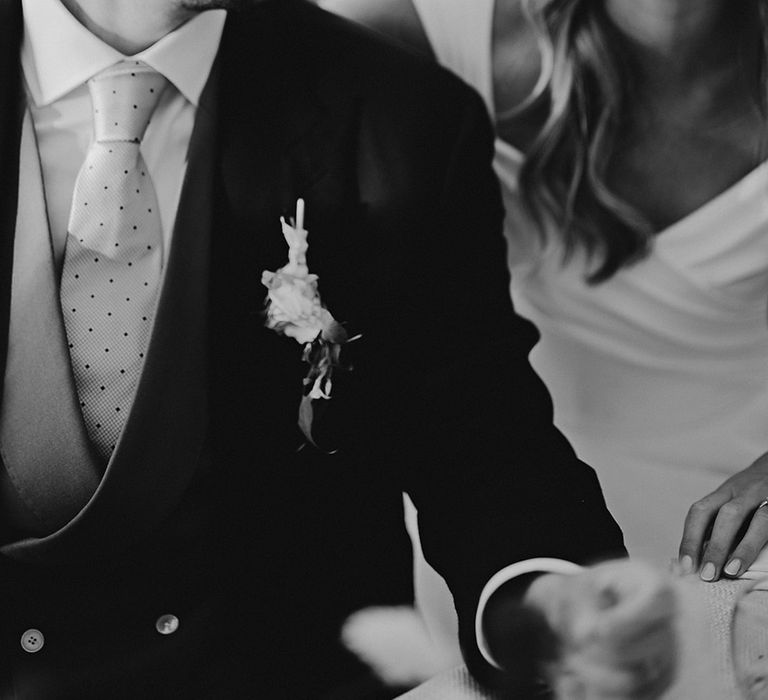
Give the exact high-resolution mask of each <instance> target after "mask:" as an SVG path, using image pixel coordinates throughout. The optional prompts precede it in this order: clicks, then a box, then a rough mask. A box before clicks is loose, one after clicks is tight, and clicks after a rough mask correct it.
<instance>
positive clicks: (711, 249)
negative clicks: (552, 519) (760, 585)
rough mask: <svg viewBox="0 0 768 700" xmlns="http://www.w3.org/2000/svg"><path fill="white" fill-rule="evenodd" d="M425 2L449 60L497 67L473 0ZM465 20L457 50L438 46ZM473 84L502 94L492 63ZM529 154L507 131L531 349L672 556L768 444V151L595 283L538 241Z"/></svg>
mask: <svg viewBox="0 0 768 700" xmlns="http://www.w3.org/2000/svg"><path fill="white" fill-rule="evenodd" d="M417 4H418V5H419V6H421V11H422V19H424V20H426V21H427V23H428V24H429V25H430V27H431V29H430V31H431V34H430V37H431V38H432V40H433V41H434V42H435V46H436V48H437V53H438V56H439V58H440V60H441V61H442V62H443V63H445V64H446V65H447V66H448V67H451V68H455V67H456V66H461V68H460V70H461V74H462V75H463V76H469V75H478V76H488V75H491V66H490V61H491V47H490V44H489V37H490V36H491V32H490V30H489V28H488V27H481V26H478V25H477V24H476V13H477V12H478V10H477V3H476V0H440V2H439V4H440V11H441V12H444V17H445V20H446V22H443V23H440V22H438V21H437V20H438V17H439V13H438V12H437V8H436V5H437V4H438V1H437V0H433V1H432V2H429V0H422V1H421V2H417ZM488 4H490V3H488ZM480 5H481V6H482V7H481V10H480V13H481V14H482V15H483V17H485V18H486V19H487V16H488V15H487V10H486V8H485V5H486V3H485V2H481V3H480ZM425 7H432V8H433V10H434V12H432V13H431V15H430V16H429V17H427V15H426V14H425V13H424V8H425ZM449 7H450V10H449V9H448V8H449ZM448 21H450V25H448V24H447V22H448ZM438 30H440V31H441V32H443V34H442V35H441V36H437V35H436V32H437V31H438ZM470 31H474V35H472V36H469V33H470ZM460 34H463V38H462V41H461V44H460V46H462V47H464V49H463V53H462V57H461V59H460V60H457V59H456V58H455V57H453V56H451V54H450V53H448V52H447V51H443V50H441V48H440V47H441V46H442V45H443V44H444V43H446V42H448V41H453V37H455V36H457V35H460ZM457 46H458V44H457ZM472 62H474V63H475V64H476V67H475V68H473V69H472V70H470V69H469V68H468V67H467V65H468V64H470V63H472ZM457 69H458V68H457ZM475 87H476V89H478V90H479V91H480V92H481V93H483V94H484V95H485V96H486V100H489V103H492V100H491V93H490V92H489V91H488V87H487V79H486V78H485V77H483V78H482V79H481V80H480V82H478V83H477V84H475ZM520 162H521V156H520V154H519V153H518V152H517V151H515V150H514V149H513V148H511V147H510V146H509V145H508V144H506V143H503V142H501V141H499V142H498V143H497V154H496V164H495V165H496V171H497V173H498V175H499V177H500V179H501V181H502V185H503V191H504V198H505V204H506V207H507V212H508V214H507V222H506V235H507V239H508V244H509V258H510V264H511V266H512V273H513V285H512V296H513V299H514V301H515V303H516V306H517V309H518V311H519V312H520V313H521V314H522V315H524V316H526V317H528V318H529V319H531V320H532V321H533V322H534V323H535V324H536V325H537V327H538V328H539V330H540V331H541V334H542V338H541V341H540V342H539V344H538V345H537V346H536V347H535V348H534V350H533V352H532V353H531V362H532V363H533V366H534V368H535V369H536V370H537V372H538V373H539V374H540V375H541V377H542V378H543V379H544V381H545V382H546V384H547V387H548V388H549V390H550V392H551V393H552V396H553V399H554V406H555V421H556V423H557V425H558V426H559V427H560V428H561V429H562V430H563V431H564V433H565V434H566V435H567V436H568V438H569V439H570V440H571V442H572V444H573V445H574V447H575V448H576V451H577V452H578V454H579V456H580V457H581V458H582V459H584V460H585V461H586V462H587V463H589V464H591V465H592V466H593V467H594V468H595V469H596V470H597V473H598V476H599V478H600V481H601V483H602V486H603V489H604V491H605V495H606V499H607V502H608V506H609V508H610V509H611V511H612V512H613V513H614V515H615V516H616V518H617V520H618V521H619V524H620V525H621V527H622V529H623V530H624V533H625V535H626V541H627V544H628V547H629V551H630V554H632V555H633V556H639V557H642V558H646V559H649V560H651V561H653V562H656V563H658V564H665V563H666V562H668V560H669V558H670V557H673V556H675V555H676V553H677V546H678V543H679V538H680V535H681V533H682V526H683V521H684V518H685V514H686V511H687V509H688V507H689V506H690V505H691V503H693V502H694V501H695V500H697V499H699V498H701V497H703V496H705V495H706V494H707V493H709V492H710V491H712V490H714V489H715V488H717V487H718V486H719V485H720V484H721V483H722V482H723V481H724V480H725V479H726V478H727V477H728V476H730V475H732V474H734V473H736V472H737V471H740V470H741V469H743V468H745V467H747V466H748V465H749V464H750V463H751V462H752V461H753V460H754V459H755V458H756V457H758V456H759V455H760V454H762V453H763V452H765V451H766V450H768V324H767V323H766V300H767V299H768V235H766V234H768V198H766V196H765V194H766V192H767V191H768V166H766V165H763V166H761V167H759V168H757V169H756V170H755V171H753V172H752V173H750V174H748V175H747V176H746V177H745V178H744V179H743V180H741V181H740V182H738V183H736V184H735V185H734V186H733V187H731V188H730V189H729V190H727V191H726V192H724V193H722V194H721V195H720V196H718V197H715V198H714V199H713V200H712V201H710V202H709V203H708V204H706V205H704V206H703V207H701V208H700V209H699V210H698V211H695V212H693V213H692V214H691V215H689V216H687V217H685V218H684V219H683V220H682V221H679V222H678V223H676V224H675V225H673V226H671V227H669V228H668V229H667V230H665V231H664V232H662V233H661V234H660V235H659V237H658V238H657V240H656V242H655V245H654V247H653V250H652V252H651V255H650V256H649V257H648V258H647V259H646V260H644V261H642V262H640V263H639V264H637V265H634V266H633V267H631V268H628V269H623V270H621V271H620V272H619V273H618V274H617V275H616V276H615V277H613V278H612V279H611V280H610V281H608V282H606V283H603V284H600V285H596V286H590V285H587V284H586V283H585V282H584V274H585V270H586V261H585V260H584V259H583V257H579V256H576V257H575V258H574V259H573V260H571V261H570V262H569V264H567V265H566V266H563V264H562V251H561V249H560V248H559V246H558V245H557V243H556V242H551V243H549V244H548V245H547V246H546V247H545V248H544V249H542V247H541V246H540V245H539V243H538V240H537V237H536V235H535V233H534V227H533V226H532V225H531V224H530V223H528V222H527V221H526V218H525V216H524V214H523V213H522V208H521V206H520V203H519V199H518V195H517V174H518V170H519V166H520Z"/></svg>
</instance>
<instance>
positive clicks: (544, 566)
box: [475, 557, 582, 669]
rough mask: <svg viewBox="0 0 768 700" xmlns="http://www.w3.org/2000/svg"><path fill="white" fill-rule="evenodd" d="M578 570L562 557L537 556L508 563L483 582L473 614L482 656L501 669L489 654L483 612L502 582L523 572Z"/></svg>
mask: <svg viewBox="0 0 768 700" xmlns="http://www.w3.org/2000/svg"><path fill="white" fill-rule="evenodd" d="M580 571H582V567H581V566H579V565H578V564H574V563H573V562H570V561H565V560H564V559H551V558H546V557H539V558H537V559H525V560H524V561H518V562H516V563H514V564H510V565H509V566H505V567H504V568H503V569H502V570H501V571H497V572H496V573H495V574H494V575H493V576H491V578H490V579H489V580H488V583H486V584H485V587H484V588H483V591H482V593H480V600H479V601H478V603H477V613H476V615H475V637H476V638H477V646H478V648H479V649H480V653H481V654H482V655H483V658H484V659H485V660H486V661H487V662H488V663H489V664H491V665H492V666H495V667H496V668H498V669H501V666H499V664H497V663H496V662H495V661H494V659H493V657H492V656H491V652H490V650H489V649H488V643H487V641H486V639H485V635H484V634H483V614H484V613H485V606H486V605H487V604H488V601H489V600H490V598H491V596H492V595H493V594H494V593H495V592H496V591H497V590H498V589H499V588H500V587H501V586H502V585H503V584H505V583H506V582H507V581H511V580H512V579H513V578H517V577H518V576H523V575H524V574H532V573H542V574H577V573H579V572H580Z"/></svg>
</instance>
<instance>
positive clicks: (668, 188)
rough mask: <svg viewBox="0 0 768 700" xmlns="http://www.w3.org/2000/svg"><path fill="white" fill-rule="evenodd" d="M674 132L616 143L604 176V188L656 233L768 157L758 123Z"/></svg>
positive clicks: (673, 128) (663, 129) (671, 127)
mask: <svg viewBox="0 0 768 700" xmlns="http://www.w3.org/2000/svg"><path fill="white" fill-rule="evenodd" d="M678 127H679V125H677V124H668V125H665V126H659V127H658V128H656V129H655V130H654V131H653V132H650V133H646V134H644V135H642V136H638V135H637V134H635V135H634V136H629V134H627V136H625V138H624V139H621V140H620V141H619V142H618V143H617V144H616V148H615V150H614V154H613V156H612V158H611V160H610V166H609V168H608V172H607V174H606V182H607V184H608V186H609V187H610V188H611V189H612V190H613V191H614V192H615V193H616V194H617V195H618V196H619V197H620V198H622V199H623V200H624V201H626V202H628V203H629V204H631V205H632V206H633V207H635V208H636V209H637V210H638V211H639V212H641V213H642V214H643V215H644V216H645V217H646V219H648V220H649V221H650V222H651V224H652V225H653V227H654V228H655V229H656V230H658V231H661V230H664V229H666V228H668V227H669V226H671V225H672V224H673V223H675V222H676V221H679V220H681V219H683V218H685V217H687V216H688V215H690V214H692V213H693V212H694V211H696V210H697V209H700V208H701V207H702V206H704V205H705V204H706V203H707V202H709V201H711V200H713V199H715V198H716V197H717V196H719V195H721V194H722V193H723V192H725V191H727V190H728V189H729V188H730V187H732V186H733V185H735V184H736V183H737V182H738V181H739V180H741V179H742V178H744V177H745V176H746V175H747V174H748V173H749V172H751V171H752V170H754V169H755V168H756V167H757V166H758V165H759V164H760V163H761V162H762V161H763V160H764V159H765V158H766V156H768V154H767V153H765V147H766V144H765V139H764V134H763V133H762V131H761V130H762V129H764V128H765V127H764V125H762V124H760V125H755V124H751V125H750V124H747V123H744V124H741V125H734V126H733V128H719V129H714V130H706V129H697V127H696V125H695V122H694V123H693V124H689V125H688V126H687V128H683V129H681V128H678Z"/></svg>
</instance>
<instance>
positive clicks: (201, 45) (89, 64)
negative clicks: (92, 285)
mask: <svg viewBox="0 0 768 700" xmlns="http://www.w3.org/2000/svg"><path fill="white" fill-rule="evenodd" d="M22 7H23V11H24V41H23V44H22V49H21V62H22V69H23V73H24V79H25V81H26V85H27V94H28V105H29V110H30V112H31V115H32V121H33V124H34V128H35V135H36V137H37V145H38V149H39V153H40V161H41V165H42V171H43V184H44V187H45V195H46V200H47V209H48V222H49V225H50V229H51V239H52V241H53V249H54V255H55V258H56V261H57V263H60V262H61V260H62V259H63V255H64V246H65V243H66V239H67V224H68V221H69V211H70V206H71V202H72V192H73V190H74V186H75V180H76V179H77V175H78V172H79V171H80V167H81V165H82V164H83V161H84V160H85V155H86V152H87V151H88V148H89V147H90V144H91V139H92V138H93V115H92V111H91V97H90V93H89V91H88V87H87V85H86V81H87V80H88V79H89V78H91V77H93V76H94V75H96V74H97V73H99V72H100V71H102V70H104V69H105V68H108V67H109V66H111V65H113V64H115V63H117V62H118V61H121V60H123V59H125V58H131V59H133V60H138V61H143V62H144V63H146V64H147V65H149V66H151V67H152V68H154V69H155V70H156V71H158V72H159V73H161V74H162V75H163V76H165V77H166V78H167V79H168V81H169V83H170V84H169V85H168V87H167V88H166V89H165V91H164V93H163V95H162V97H161V98H160V102H159V104H158V106H157V109H156V110H155V113H154V115H153V117H152V121H151V123H150V125H149V127H148V128H147V131H146V134H145V136H144V139H143V141H142V144H141V152H142V155H143V156H144V160H145V161H146V163H147V167H148V168H149V174H150V176H151V177H152V182H153V184H154V186H155V192H156V194H157V199H158V205H159V207H160V220H161V223H162V230H163V244H164V251H165V253H164V257H165V258H166V259H167V255H168V251H169V249H170V244H171V235H172V233H173V224H174V221H175V219H176V209H177V208H178V204H179V196H180V194H181V186H182V182H183V180H184V174H185V172H186V167H187V148H188V146H189V140H190V136H191V134H192V127H193V126H194V122H195V113H196V110H197V106H198V102H199V100H200V94H201V93H202V91H203V88H204V86H205V83H206V81H207V80H208V75H209V74H210V72H211V66H212V65H213V61H214V59H215V57H216V52H217V51H218V48H219V41H220V39H221V34H222V31H223V28H224V20H225V19H226V11H225V10H209V11H206V12H201V13H200V14H199V15H197V16H195V17H193V18H192V19H191V20H189V21H188V22H186V23H185V24H183V25H182V26H181V27H179V28H178V29H176V30H175V31H173V32H171V33H170V34H168V35H166V36H165V37H163V38H162V39H160V40H159V41H158V42H156V43H155V44H153V45H152V46H150V47H149V48H148V49H146V50H144V51H142V52H141V53H138V54H136V55H135V56H125V55H123V54H121V53H120V52H119V51H117V50H116V49H114V48H112V47H111V46H109V45H108V44H106V43H104V42H103V41H102V40H101V39H99V38H98V37H96V36H95V35H93V34H92V33H91V32H90V31H88V30H87V29H86V28H85V27H84V26H83V25H82V24H80V22H79V21H78V20H77V19H75V17H74V16H73V15H72V14H70V12H69V11H68V10H67V9H66V8H65V7H64V6H63V5H62V4H61V2H60V0H22Z"/></svg>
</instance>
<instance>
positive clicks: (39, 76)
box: [21, 0, 227, 106]
mask: <svg viewBox="0 0 768 700" xmlns="http://www.w3.org/2000/svg"><path fill="white" fill-rule="evenodd" d="M22 6H23V8H24V41H23V44H22V49H21V61H22V67H23V70H24V77H25V79H26V81H27V85H28V87H29V91H30V94H31V97H32V100H33V101H34V103H35V104H36V105H37V106H43V105H47V104H51V103H52V102H55V101H56V100H58V99H59V98H61V97H63V96H64V95H66V94H67V93H69V92H71V91H72V90H74V89H75V88H77V87H79V86H80V85H83V84H84V83H85V82H86V81H87V80H88V79H89V78H92V77H93V76H94V75H96V74H97V73H99V72H100V71H102V70H104V69H105V68H108V67H109V66H111V65H113V64H115V63H117V62H118V61H121V60H123V59H125V58H131V59H134V60H138V61H144V63H146V64H147V65H149V66H151V67H152V68H154V69H155V70H156V71H158V72H159V73H161V74H162V75H164V76H165V77H166V78H167V79H168V80H169V81H170V82H172V83H173V84H174V85H175V86H176V88H177V89H178V90H179V92H180V93H181V94H182V95H184V97H185V98H186V99H187V100H189V101H190V102H191V103H192V104H193V105H195V106H197V103H198V101H199V99H200V94H201V93H202V91H203V88H204V87H205V83H206V81H207V80H208V74H209V73H210V71H211V66H212V65H213V61H214V59H215V58H216V52H217V51H218V48H219V41H220V40H221V34H222V31H223V28H224V20H225V19H226V14H227V13H226V11H225V10H208V11H206V12H201V13H200V14H198V15H196V16H195V17H193V18H192V19H191V20H189V21H188V22H186V23H185V24H183V25H182V26H181V27H179V28H178V29H176V30H175V31H173V32H171V33H170V34H167V35H166V36H164V37H163V38H162V39H160V40H159V41H158V42H156V43H155V44H153V45H152V46H150V47H149V48H148V49H145V50H144V51H142V52H141V53H138V54H136V55H135V56H130V57H129V56H124V55H123V54H121V53H120V52H119V51H117V50H116V49H113V48H112V47H111V46H109V45H108V44H106V43H104V42H103V41H102V40H101V39H99V38H98V37H97V36H95V35H93V34H91V32H89V31H88V30H87V29H86V28H85V27H84V26H83V25H82V24H80V22H78V21H77V20H76V19H75V18H74V17H73V16H72V15H71V14H70V13H69V11H68V10H67V9H66V8H65V7H64V5H62V4H61V2H60V0H22Z"/></svg>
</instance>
